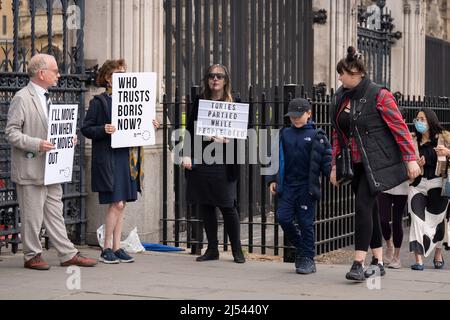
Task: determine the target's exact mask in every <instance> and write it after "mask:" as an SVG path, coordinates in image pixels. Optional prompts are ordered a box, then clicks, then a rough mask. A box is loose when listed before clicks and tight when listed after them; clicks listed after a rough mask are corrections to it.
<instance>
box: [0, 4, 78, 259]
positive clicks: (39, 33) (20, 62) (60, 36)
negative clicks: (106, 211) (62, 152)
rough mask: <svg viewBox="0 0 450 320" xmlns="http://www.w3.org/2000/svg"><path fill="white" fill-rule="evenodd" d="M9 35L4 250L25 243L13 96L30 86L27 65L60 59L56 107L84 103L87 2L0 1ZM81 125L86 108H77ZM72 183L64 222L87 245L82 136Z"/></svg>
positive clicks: (1, 192) (0, 137)
mask: <svg viewBox="0 0 450 320" xmlns="http://www.w3.org/2000/svg"><path fill="white" fill-rule="evenodd" d="M0 6H1V7H2V8H1V12H2V15H4V16H6V19H3V21H5V20H6V23H7V25H6V26H4V30H6V31H7V32H6V34H3V37H4V38H0V63H1V68H0V249H1V247H2V246H4V245H5V244H6V245H7V244H8V243H11V244H12V249H13V252H14V253H15V252H16V250H17V245H18V243H19V242H20V238H19V234H20V210H19V208H18V203H17V196H16V191H15V186H14V183H12V182H11V180H10V172H11V170H10V146H9V145H8V143H7V142H6V140H5V126H6V118H7V113H8V108H9V103H10V101H11V99H12V98H13V96H14V94H15V93H16V92H17V91H18V90H20V89H21V88H23V87H24V86H26V85H27V84H28V81H29V79H28V76H27V74H26V72H27V64H28V61H29V59H30V58H31V57H32V56H33V55H35V54H36V53H40V52H42V53H48V54H52V55H54V56H55V58H56V60H57V62H58V66H59V69H60V74H61V79H60V81H59V83H58V86H57V87H54V88H51V89H50V94H51V99H52V101H53V102H54V103H57V104H66V103H67V104H79V105H82V104H83V103H84V91H85V84H84V80H85V76H84V74H85V69H84V55H83V51H84V47H83V27H84V0H70V1H69V0H28V1H23V0H22V1H19V0H13V1H0ZM78 112H79V113H78V119H83V118H84V108H78ZM78 141H79V143H78V145H77V147H76V150H75V159H74V168H73V178H72V182H71V183H65V184H63V191H64V195H63V202H64V218H65V222H66V226H67V229H68V234H69V237H70V238H71V240H72V241H74V242H75V243H79V244H83V243H84V241H85V224H86V216H85V196H86V192H85V182H84V163H83V161H84V160H83V155H84V138H83V136H82V135H80V134H78Z"/></svg>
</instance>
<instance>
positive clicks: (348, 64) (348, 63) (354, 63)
mask: <svg viewBox="0 0 450 320" xmlns="http://www.w3.org/2000/svg"><path fill="white" fill-rule="evenodd" d="M354 69H356V70H357V71H356V72H354V71H352V70H354ZM336 70H337V72H338V73H339V74H344V71H345V72H346V73H348V74H351V75H353V74H356V73H362V74H363V75H366V74H367V69H366V66H365V65H364V61H363V59H362V54H361V53H360V52H358V51H357V50H356V49H355V48H354V47H348V49H347V57H346V58H344V59H342V60H341V61H339V62H338V64H337V67H336Z"/></svg>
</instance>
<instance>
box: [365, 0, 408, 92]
mask: <svg viewBox="0 0 450 320" xmlns="http://www.w3.org/2000/svg"><path fill="white" fill-rule="evenodd" d="M385 2H386V1H384V0H381V1H380V0H378V1H376V2H375V3H374V4H373V5H371V6H369V7H364V6H360V7H359V9H358V50H360V51H361V53H363V55H364V61H365V63H366V66H367V69H368V74H369V77H370V79H371V80H372V81H374V82H376V83H378V84H379V85H382V86H384V87H387V88H389V87H390V84H391V49H392V46H393V45H394V44H395V41H397V40H399V39H401V37H402V33H401V32H399V31H397V32H394V27H395V26H394V24H393V21H394V19H393V18H392V17H391V14H390V13H388V9H387V8H385Z"/></svg>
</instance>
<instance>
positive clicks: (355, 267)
mask: <svg viewBox="0 0 450 320" xmlns="http://www.w3.org/2000/svg"><path fill="white" fill-rule="evenodd" d="M345 278H346V279H347V280H353V281H359V282H363V281H366V277H365V276H364V269H363V266H362V263H361V262H359V261H353V264H352V267H351V268H350V271H349V272H347V274H346V275H345Z"/></svg>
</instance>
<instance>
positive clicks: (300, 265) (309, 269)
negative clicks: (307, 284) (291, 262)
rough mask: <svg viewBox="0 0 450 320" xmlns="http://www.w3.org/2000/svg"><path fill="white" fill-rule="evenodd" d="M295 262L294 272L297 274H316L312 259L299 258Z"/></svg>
mask: <svg viewBox="0 0 450 320" xmlns="http://www.w3.org/2000/svg"><path fill="white" fill-rule="evenodd" d="M297 260H298V262H297ZM295 262H296V263H295V272H297V273H298V274H310V273H314V272H316V264H315V262H314V259H311V258H308V257H299V259H296V261H295Z"/></svg>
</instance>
